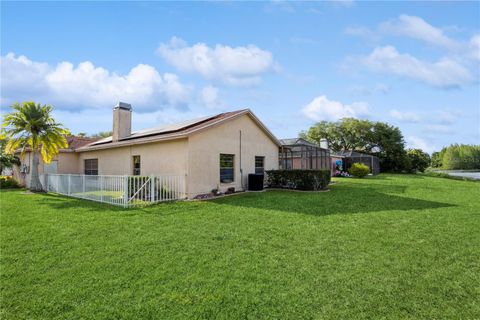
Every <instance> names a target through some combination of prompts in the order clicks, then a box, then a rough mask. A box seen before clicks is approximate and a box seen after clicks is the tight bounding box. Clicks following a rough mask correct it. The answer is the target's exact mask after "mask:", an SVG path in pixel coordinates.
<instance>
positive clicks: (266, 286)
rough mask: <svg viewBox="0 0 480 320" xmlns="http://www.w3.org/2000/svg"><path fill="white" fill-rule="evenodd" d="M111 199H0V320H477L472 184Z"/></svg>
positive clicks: (402, 182) (348, 183) (406, 182)
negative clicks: (174, 199)
mask: <svg viewBox="0 0 480 320" xmlns="http://www.w3.org/2000/svg"><path fill="white" fill-rule="evenodd" d="M337 181H338V183H337V184H335V185H334V186H332V187H331V191H330V192H322V193H299V192H289V191H269V192H263V193H247V194H242V195H236V196H231V197H226V198H222V199H219V200H216V201H209V202H178V203H165V204H160V205H155V206H151V207H148V208H141V209H128V210H125V209H121V208H116V207H111V206H107V205H102V204H97V203H94V202H88V201H84V200H78V199H71V198H65V197H61V196H55V195H32V194H24V193H22V191H3V192H1V193H0V195H1V221H0V222H1V230H0V231H1V233H0V237H1V311H0V318H1V319H158V318H161V319H186V318H187V319H188V318H195V319H213V318H217V319H246V318H248V319H312V318H317V319H353V318H358V319H372V318H384V319H405V318H407V319H408V318H410V319H414V318H416V319H418V318H422V319H444V318H454V319H478V318H480V201H479V199H480V183H478V182H470V181H456V180H450V179H442V178H435V177H425V176H412V175H380V176H377V177H369V178H366V179H341V180H337Z"/></svg>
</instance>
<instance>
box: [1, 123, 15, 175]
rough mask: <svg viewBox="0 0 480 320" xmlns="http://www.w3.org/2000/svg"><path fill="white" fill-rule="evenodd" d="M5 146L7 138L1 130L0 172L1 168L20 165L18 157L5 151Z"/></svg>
mask: <svg viewBox="0 0 480 320" xmlns="http://www.w3.org/2000/svg"><path fill="white" fill-rule="evenodd" d="M6 146H7V138H6V136H5V134H4V132H2V133H1V134H0V174H1V173H2V172H3V169H9V168H12V167H13V166H15V165H17V166H19V165H20V159H18V157H16V156H14V155H13V154H8V153H6V152H5V147H6Z"/></svg>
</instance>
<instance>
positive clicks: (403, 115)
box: [390, 109, 420, 123]
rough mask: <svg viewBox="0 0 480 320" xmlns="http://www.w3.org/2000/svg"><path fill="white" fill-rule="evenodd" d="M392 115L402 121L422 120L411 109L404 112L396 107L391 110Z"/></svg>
mask: <svg viewBox="0 0 480 320" xmlns="http://www.w3.org/2000/svg"><path fill="white" fill-rule="evenodd" d="M390 116H391V117H392V118H395V119H397V120H400V121H402V122H413V123H415V122H419V121H420V116H419V115H418V114H416V113H415V112H410V111H405V112H402V111H398V110H395V109H394V110H390Z"/></svg>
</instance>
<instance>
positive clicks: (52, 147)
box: [2, 101, 69, 191]
mask: <svg viewBox="0 0 480 320" xmlns="http://www.w3.org/2000/svg"><path fill="white" fill-rule="evenodd" d="M12 109H13V111H12V112H10V113H7V114H5V116H4V118H3V129H2V131H4V132H3V134H4V135H5V136H6V137H7V138H8V143H7V145H6V148H5V151H6V152H7V153H11V154H12V153H14V152H15V151H16V150H19V149H20V150H21V158H22V159H23V157H24V155H25V152H27V151H29V150H31V151H32V153H33V163H32V169H31V173H32V176H31V179H30V190H31V191H42V184H41V183H40V178H39V176H38V164H39V155H41V157H42V159H43V161H44V162H45V163H50V162H51V161H52V158H53V157H54V156H56V155H57V154H58V150H59V149H60V148H67V147H68V143H67V139H66V138H65V136H66V135H67V134H69V131H68V129H65V128H64V127H63V125H62V124H61V123H58V122H56V121H55V119H53V117H52V115H51V112H52V107H51V106H49V105H43V106H41V105H40V104H35V102H33V101H29V102H24V103H22V104H21V105H20V104H19V103H18V102H17V103H15V104H14V105H12Z"/></svg>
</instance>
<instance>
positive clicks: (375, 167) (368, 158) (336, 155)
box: [331, 150, 380, 175]
mask: <svg viewBox="0 0 480 320" xmlns="http://www.w3.org/2000/svg"><path fill="white" fill-rule="evenodd" d="M331 159H332V168H336V167H337V164H336V163H337V161H338V160H341V161H342V167H343V168H342V169H343V170H344V171H347V170H348V169H349V168H350V167H351V166H352V164H353V163H355V162H358V163H363V164H364V165H366V166H367V167H369V168H370V172H371V173H372V174H374V175H376V174H379V173H380V161H379V159H378V157H376V156H373V155H370V154H366V153H362V152H358V151H352V150H346V151H339V152H333V153H332V155H331Z"/></svg>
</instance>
